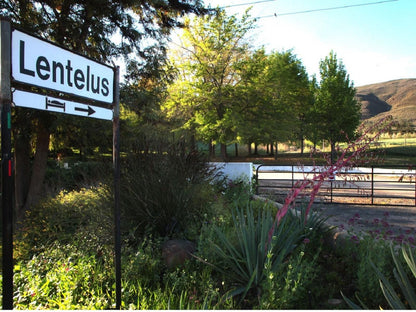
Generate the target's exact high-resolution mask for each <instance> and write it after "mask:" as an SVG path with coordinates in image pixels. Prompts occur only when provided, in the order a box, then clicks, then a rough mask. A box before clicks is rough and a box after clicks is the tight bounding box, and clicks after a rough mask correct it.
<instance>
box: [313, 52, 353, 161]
mask: <svg viewBox="0 0 416 312" xmlns="http://www.w3.org/2000/svg"><path fill="white" fill-rule="evenodd" d="M319 69H320V71H319V72H320V76H321V81H320V84H319V86H318V88H317V93H316V101H315V108H314V109H315V114H316V117H317V120H316V122H318V124H319V128H320V132H321V135H322V139H327V140H329V141H330V144H331V161H332V162H334V160H335V153H336V150H335V144H336V143H337V142H345V141H347V140H349V139H352V138H353V137H354V135H355V130H356V129H357V127H358V125H359V123H360V116H361V113H360V110H361V107H360V104H359V103H358V101H357V100H356V99H355V88H354V86H353V83H352V82H351V81H350V79H349V75H348V74H347V71H346V70H345V68H344V65H343V63H342V61H338V59H337V56H336V54H335V53H334V52H333V51H331V52H330V54H329V56H327V57H325V59H324V60H322V61H321V62H320V66H319Z"/></svg>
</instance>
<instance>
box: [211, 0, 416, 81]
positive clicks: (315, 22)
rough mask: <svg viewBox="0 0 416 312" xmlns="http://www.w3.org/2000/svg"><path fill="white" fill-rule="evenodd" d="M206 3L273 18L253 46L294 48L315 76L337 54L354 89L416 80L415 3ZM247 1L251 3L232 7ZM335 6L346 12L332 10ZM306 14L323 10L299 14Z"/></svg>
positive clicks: (260, 24) (262, 23) (260, 25)
mask: <svg viewBox="0 0 416 312" xmlns="http://www.w3.org/2000/svg"><path fill="white" fill-rule="evenodd" d="M266 1H267V0H266ZM204 3H205V5H211V6H212V7H216V6H220V7H223V6H230V7H227V8H225V10H226V11H227V13H228V14H235V15H237V16H238V17H241V15H242V13H243V12H244V11H245V10H246V9H247V8H248V7H250V6H252V9H251V11H250V15H251V16H252V17H256V18H257V17H263V16H272V17H264V18H259V19H258V21H257V24H256V25H257V28H256V29H255V30H254V31H253V33H252V38H253V40H254V41H253V43H254V45H255V46H258V47H260V46H264V47H265V48H266V50H267V51H268V52H270V51H282V50H288V49H292V50H293V53H294V54H296V55H297V57H298V58H299V59H301V60H302V62H303V64H304V66H305V67H306V70H307V72H308V74H309V75H310V76H311V75H312V74H317V75H318V73H319V62H320V60H322V59H324V58H325V56H327V55H328V54H329V52H330V51H331V50H334V52H335V53H336V54H337V56H338V59H340V60H342V62H343V63H344V66H345V69H346V70H347V72H348V74H349V75H350V79H351V80H352V81H353V82H354V85H355V86H362V85H367V84H371V83H377V82H384V81H388V80H393V79H400V78H416V0H396V1H382V0H276V1H274V0H270V1H267V2H264V0H204ZM247 3H251V4H250V5H238V6H232V5H235V4H247ZM347 6H348V7H347ZM335 7H345V8H342V9H330V8H335ZM307 10H319V11H314V12H309V13H296V12H301V11H307ZM274 13H276V14H277V17H275V16H274ZM288 13H296V14H288ZM279 14H280V15H279ZM318 78H319V76H318Z"/></svg>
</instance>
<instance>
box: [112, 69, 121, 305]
mask: <svg viewBox="0 0 416 312" xmlns="http://www.w3.org/2000/svg"><path fill="white" fill-rule="evenodd" d="M119 76H120V69H119V67H116V69H115V84H114V108H113V114H114V117H113V165H114V235H115V236H114V247H115V249H114V254H115V269H116V309H118V310H119V309H120V308H121V230H120V204H119V203H120V87H119V79H120V78H119Z"/></svg>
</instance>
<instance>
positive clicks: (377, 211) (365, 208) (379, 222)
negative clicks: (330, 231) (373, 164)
mask: <svg viewBox="0 0 416 312" xmlns="http://www.w3.org/2000/svg"><path fill="white" fill-rule="evenodd" d="M315 208H316V209H317V211H320V212H322V214H323V215H325V216H327V217H328V221H327V223H328V224H329V225H332V226H336V227H338V228H337V231H340V232H347V233H348V232H353V233H356V234H358V233H359V232H365V233H372V234H374V233H376V234H378V233H380V234H381V235H387V237H390V238H393V239H394V238H397V237H402V238H403V239H405V240H408V241H410V242H413V241H414V240H416V207H398V206H370V205H343V204H331V205H330V204H325V205H324V204H320V205H319V206H318V205H317V206H315ZM415 243H416V242H415Z"/></svg>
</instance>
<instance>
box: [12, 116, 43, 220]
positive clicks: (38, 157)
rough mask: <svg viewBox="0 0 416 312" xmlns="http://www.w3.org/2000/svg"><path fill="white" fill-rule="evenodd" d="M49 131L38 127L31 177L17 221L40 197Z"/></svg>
mask: <svg viewBox="0 0 416 312" xmlns="http://www.w3.org/2000/svg"><path fill="white" fill-rule="evenodd" d="M49 138H50V131H49V130H48V129H47V128H46V127H44V126H43V125H41V124H40V125H39V126H38V132H37V137H36V139H37V142H36V153H35V158H34V161H33V168H32V176H31V180H30V185H29V190H28V193H27V197H26V202H25V204H24V206H23V209H22V210H20V211H17V219H18V220H23V218H24V216H25V213H26V211H27V210H29V209H30V207H32V206H33V205H35V204H37V202H38V201H39V199H40V197H41V191H42V187H43V181H44V178H45V173H46V165H47V160H48V152H49Z"/></svg>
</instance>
